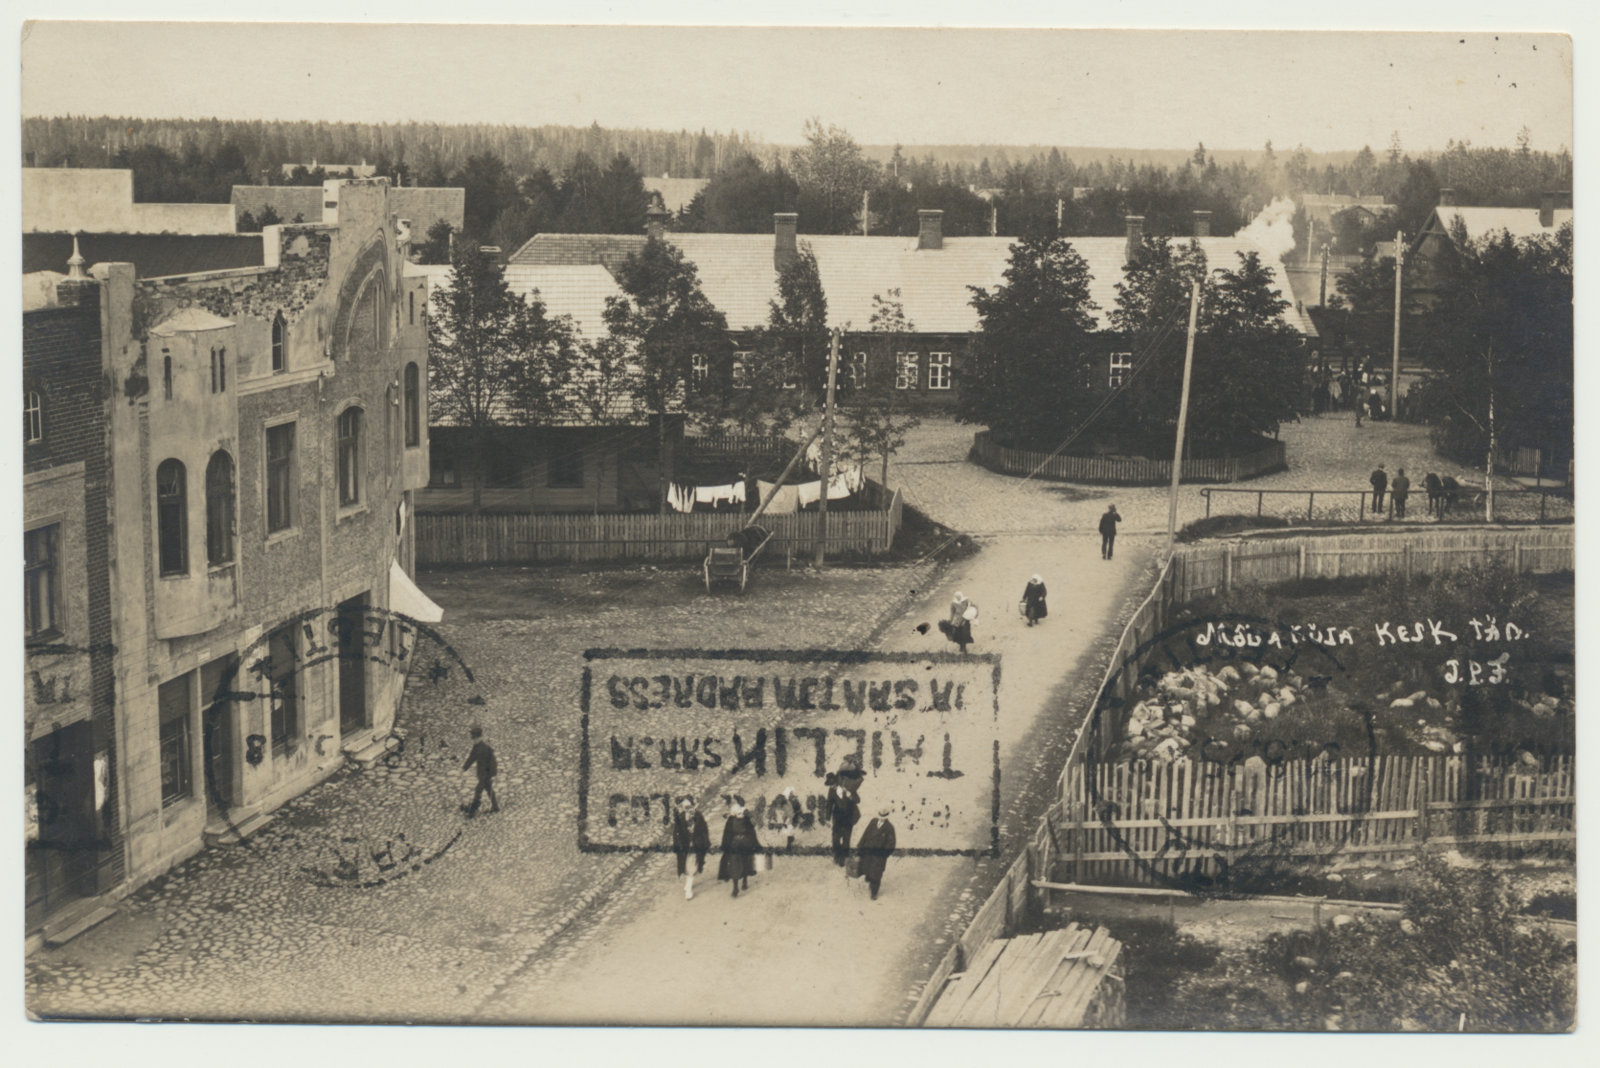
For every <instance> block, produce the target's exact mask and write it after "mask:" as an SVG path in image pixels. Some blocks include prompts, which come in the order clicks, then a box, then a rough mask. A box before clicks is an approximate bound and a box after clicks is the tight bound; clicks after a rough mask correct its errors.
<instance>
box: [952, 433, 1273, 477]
mask: <svg viewBox="0 0 1600 1068" xmlns="http://www.w3.org/2000/svg"><path fill="white" fill-rule="evenodd" d="M1285 456H1286V453H1285V451H1284V445H1283V442H1281V441H1271V442H1266V443H1264V444H1263V445H1262V447H1261V448H1259V449H1256V450H1255V451H1253V452H1248V453H1245V454H1243V455H1241V456H1229V457H1223V458H1219V459H1189V460H1184V461H1183V478H1182V481H1184V482H1237V481H1239V480H1240V479H1245V478H1254V477H1255V476H1257V475H1263V474H1266V473H1267V472H1268V471H1276V470H1279V469H1280V468H1282V467H1283V466H1284V464H1285V462H1286V460H1285ZM969 459H971V460H972V461H973V462H974V463H977V464H981V465H982V466H984V467H987V468H988V469H989V470H991V471H997V472H999V473H1000V474H1003V475H1032V476H1034V477H1036V478H1048V479H1053V480H1056V481H1060V482H1105V483H1111V484H1114V485H1119V486H1134V485H1164V484H1166V483H1168V482H1171V481H1172V461H1171V460H1147V459H1145V458H1143V457H1132V458H1127V459H1117V458H1113V457H1099V456H1050V455H1048V454H1046V453H1042V452H1031V451H1029V450H1027V449H1013V448H1009V447H1007V446H1005V445H999V444H996V443H995V441H994V440H993V439H992V438H991V437H990V432H989V431H987V430H980V431H978V432H977V433H976V434H974V435H973V436H972V451H971V453H969Z"/></svg>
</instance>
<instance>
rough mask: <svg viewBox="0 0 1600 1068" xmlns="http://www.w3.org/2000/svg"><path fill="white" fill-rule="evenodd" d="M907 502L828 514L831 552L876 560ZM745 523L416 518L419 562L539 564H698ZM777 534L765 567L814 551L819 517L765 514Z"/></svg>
mask: <svg viewBox="0 0 1600 1068" xmlns="http://www.w3.org/2000/svg"><path fill="white" fill-rule="evenodd" d="M903 511H904V503H903V501H902V499H901V496H900V492H899V491H898V490H896V491H895V492H894V494H893V495H892V496H891V497H890V500H889V504H888V507H886V508H882V509H876V510H873V511H868V512H857V511H851V512H847V511H839V510H835V511H830V512H829V513H828V533H827V552H828V553H829V554H856V555H863V556H875V555H879V554H882V553H886V552H888V551H889V549H890V547H891V546H892V545H893V544H894V536H895V534H896V532H898V531H899V529H900V523H901V521H902V517H903ZM744 522H745V520H744V519H743V517H741V516H740V515H739V514H738V513H734V512H727V513H719V512H707V513H704V514H698V513H693V512H690V513H678V512H674V513H670V514H667V515H632V514H610V515H608V514H599V515H594V514H589V515H583V514H549V515H543V514H527V513H518V514H490V513H482V514H479V515H453V514H442V513H428V512H419V513H418V514H417V516H416V552H417V563H418V564H419V565H420V566H423V567H429V566H436V565H439V564H535V563H554V562H565V563H594V562H599V561H606V560H697V559H701V558H703V557H704V556H705V555H706V549H707V547H708V546H709V545H711V544H712V543H714V542H721V541H723V540H724V539H726V538H727V536H728V535H729V534H730V533H732V532H733V531H735V530H738V529H739V528H740V527H741V526H742V525H743V523H744ZM759 522H760V523H761V525H762V526H765V527H766V528H767V529H768V530H771V531H772V532H773V540H772V543H771V544H769V545H768V546H767V548H766V550H765V552H766V554H769V555H767V556H766V560H767V562H770V561H772V560H773V559H782V558H783V556H784V554H786V553H794V554H797V555H801V554H807V553H811V552H814V551H815V548H816V544H817V540H818V529H819V526H820V519H819V517H818V515H817V513H815V512H795V513H791V514H788V515H775V516H763V517H762V518H761V519H760V520H759Z"/></svg>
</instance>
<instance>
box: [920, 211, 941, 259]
mask: <svg viewBox="0 0 1600 1068" xmlns="http://www.w3.org/2000/svg"><path fill="white" fill-rule="evenodd" d="M917 248H918V249H925V248H928V249H941V248H944V212H943V211H940V210H939V209H937V208H919V209H918V210H917Z"/></svg>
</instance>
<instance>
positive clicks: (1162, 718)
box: [1125, 663, 1306, 761]
mask: <svg viewBox="0 0 1600 1068" xmlns="http://www.w3.org/2000/svg"><path fill="white" fill-rule="evenodd" d="M1305 685H1306V682H1305V679H1304V678H1302V677H1301V676H1299V675H1297V674H1295V673H1293V672H1280V671H1278V670H1277V669H1276V668H1274V667H1271V666H1270V665H1262V666H1257V665H1255V664H1249V663H1243V664H1240V665H1238V666H1237V667H1235V666H1234V665H1232V664H1229V665H1226V666H1225V667H1223V668H1221V669H1220V670H1218V671H1216V672H1215V673H1213V672H1212V671H1211V670H1210V669H1209V668H1207V667H1206V666H1204V665H1197V666H1195V667H1191V668H1187V669H1185V670H1183V671H1169V672H1167V673H1166V674H1165V675H1163V676H1161V678H1160V679H1158V680H1157V681H1156V683H1155V685H1154V687H1153V689H1154V693H1151V694H1150V695H1149V696H1147V697H1145V698H1144V699H1143V700H1141V701H1140V702H1139V703H1138V704H1136V705H1134V706H1133V708H1132V710H1131V711H1130V712H1129V714H1128V728H1127V733H1126V735H1125V742H1126V746H1127V749H1128V751H1129V755H1130V756H1132V757H1135V758H1137V757H1144V758H1146V759H1158V760H1166V761H1171V760H1176V759H1177V758H1178V757H1180V756H1183V755H1185V754H1187V753H1188V751H1189V750H1190V748H1191V747H1192V746H1193V745H1194V744H1195V738H1194V729H1195V727H1196V725H1197V724H1198V723H1199V721H1200V720H1201V719H1202V718H1209V719H1212V720H1213V721H1215V717H1216V716H1217V715H1221V716H1223V717H1225V719H1226V720H1229V721H1231V723H1230V725H1229V726H1230V732H1231V734H1232V737H1233V738H1234V739H1235V740H1236V741H1238V742H1248V741H1249V740H1250V738H1251V737H1252V736H1253V735H1254V733H1255V731H1256V729H1257V728H1258V726H1259V725H1260V723H1261V722H1262V721H1263V720H1270V719H1276V718H1277V717H1278V716H1279V715H1281V714H1282V713H1283V710H1284V709H1286V708H1289V707H1291V706H1293V705H1296V704H1299V703H1301V702H1302V701H1304V700H1305ZM1148 689H1149V688H1147V691H1148ZM1223 741H1226V739H1225V738H1224V739H1223ZM1213 755H1214V754H1213Z"/></svg>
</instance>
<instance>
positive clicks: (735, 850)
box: [717, 804, 761, 897]
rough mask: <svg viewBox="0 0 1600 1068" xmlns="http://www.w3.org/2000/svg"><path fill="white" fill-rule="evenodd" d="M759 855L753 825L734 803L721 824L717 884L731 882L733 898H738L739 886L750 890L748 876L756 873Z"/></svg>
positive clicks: (741, 807)
mask: <svg viewBox="0 0 1600 1068" xmlns="http://www.w3.org/2000/svg"><path fill="white" fill-rule="evenodd" d="M759 852H761V840H760V839H759V838H757V837H756V826H755V824H754V823H752V822H751V820H750V816H749V815H748V814H747V813H746V812H745V808H744V806H743V805H740V804H735V805H734V806H733V808H731V809H729V810H728V821H727V822H726V823H724V824H723V825H722V860H721V862H720V863H719V864H718V865H717V881H718V882H724V883H726V882H731V883H733V896H734V897H738V896H739V884H740V883H743V884H744V889H746V890H748V889H750V876H752V875H754V874H755V873H756V854H757V853H759Z"/></svg>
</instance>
